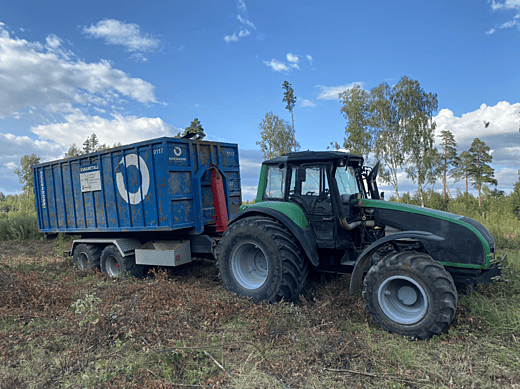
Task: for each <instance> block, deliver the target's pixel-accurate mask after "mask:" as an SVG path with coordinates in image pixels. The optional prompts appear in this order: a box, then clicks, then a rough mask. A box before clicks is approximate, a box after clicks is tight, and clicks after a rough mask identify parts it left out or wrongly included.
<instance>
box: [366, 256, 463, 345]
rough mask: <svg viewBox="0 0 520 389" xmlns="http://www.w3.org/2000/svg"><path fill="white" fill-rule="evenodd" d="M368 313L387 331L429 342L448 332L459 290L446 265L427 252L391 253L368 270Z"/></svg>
mask: <svg viewBox="0 0 520 389" xmlns="http://www.w3.org/2000/svg"><path fill="white" fill-rule="evenodd" d="M363 297H364V299H365V305H366V309H367V311H368V312H369V313H370V315H371V316H372V321H373V322H374V323H379V324H380V325H381V327H382V328H383V329H384V330H385V331H388V332H394V333H397V334H401V335H405V336H410V337H413V338H420V339H428V338H430V337H432V336H433V335H438V334H440V333H441V332H442V331H444V330H446V329H447V328H448V326H449V325H450V323H451V322H452V320H453V318H454V317H455V310H456V307H457V290H456V288H455V284H454V282H453V279H452V277H451V275H450V274H449V273H448V272H447V271H446V269H444V266H442V264H440V263H439V262H437V261H435V260H434V259H433V258H432V257H430V256H429V255H427V254H424V253H418V252H414V251H402V252H397V253H396V252H394V253H390V254H388V255H387V256H385V257H384V258H383V259H381V260H380V261H379V262H378V263H376V264H375V265H374V266H372V267H371V268H370V270H369V271H368V273H367V275H366V277H365V280H364V287H363Z"/></svg>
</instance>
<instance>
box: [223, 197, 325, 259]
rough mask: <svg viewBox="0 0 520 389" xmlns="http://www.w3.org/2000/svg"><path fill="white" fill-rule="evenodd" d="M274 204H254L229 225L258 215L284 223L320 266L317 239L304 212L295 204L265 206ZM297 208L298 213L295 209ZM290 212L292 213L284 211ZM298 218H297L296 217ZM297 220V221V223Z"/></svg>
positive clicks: (234, 218)
mask: <svg viewBox="0 0 520 389" xmlns="http://www.w3.org/2000/svg"><path fill="white" fill-rule="evenodd" d="M272 203H274V202H269V203H268V202H262V203H257V204H253V206H246V207H244V208H243V210H242V211H240V212H238V213H236V214H235V215H234V216H233V217H232V218H231V220H229V224H228V225H231V224H233V223H234V222H236V221H237V220H240V219H243V218H246V217H250V216H257V215H267V216H270V217H272V218H274V219H276V220H278V221H279V222H280V223H282V224H283V225H284V226H285V227H287V229H288V230H289V231H291V233H292V234H293V235H294V237H295V238H296V240H297V241H298V243H300V245H301V246H302V248H303V251H304V252H305V254H306V255H307V257H308V258H309V260H310V261H311V263H312V264H313V265H314V266H318V265H319V264H320V258H319V256H318V248H317V246H316V237H315V236H314V232H313V231H312V230H311V229H310V227H309V224H308V222H307V218H306V217H305V215H304V214H303V211H302V210H301V209H300V207H298V206H297V205H295V204H289V203H285V205H288V206H289V207H281V206H276V207H273V206H265V205H268V204H269V205H271V204H272ZM294 207H295V208H297V209H298V210H299V213H298V211H297V210H296V209H295V208H294ZM284 210H285V211H287V210H290V212H287V213H288V214H289V215H290V216H289V215H288V214H287V213H286V212H283V211H284ZM295 216H296V217H295ZM295 220H296V221H295Z"/></svg>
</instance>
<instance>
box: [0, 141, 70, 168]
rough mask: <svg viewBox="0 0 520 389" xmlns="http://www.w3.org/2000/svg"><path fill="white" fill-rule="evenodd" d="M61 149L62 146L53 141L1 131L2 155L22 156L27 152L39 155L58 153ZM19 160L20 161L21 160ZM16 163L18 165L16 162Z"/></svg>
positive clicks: (0, 152)
mask: <svg viewBox="0 0 520 389" xmlns="http://www.w3.org/2000/svg"><path fill="white" fill-rule="evenodd" d="M61 151H62V148H61V146H60V145H57V144H55V143H53V142H48V141H42V140H34V139H32V138H30V137H28V136H16V135H13V134H2V133H0V155H1V156H2V157H5V156H8V155H10V156H14V158H17V157H19V158H21V157H22V156H24V155H26V154H28V155H30V154H36V155H38V156H41V155H56V153H60V152H61ZM19 158H18V159H19ZM17 162H19V160H18V161H17ZM7 163H8V164H9V163H15V162H7ZM4 165H5V163H4ZM15 165H16V166H18V165H17V164H16V163H15Z"/></svg>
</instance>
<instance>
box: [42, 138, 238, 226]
mask: <svg viewBox="0 0 520 389" xmlns="http://www.w3.org/2000/svg"><path fill="white" fill-rule="evenodd" d="M212 164H214V165H216V166H217V167H218V169H219V170H220V171H221V173H222V177H223V180H224V190H225V192H226V193H225V195H226V199H227V208H228V214H229V215H228V216H232V215H233V214H234V213H235V212H237V211H238V208H239V206H240V204H241V187H240V165H239V159H238V146H237V145H236V144H230V143H217V142H208V141H195V140H186V139H177V138H159V139H152V140H149V141H144V142H140V143H134V144H131V145H127V146H121V147H117V148H113V149H109V150H104V151H100V152H97V153H92V154H87V155H81V156H79V157H74V158H67V159H62V160H58V161H52V162H47V163H42V164H39V165H36V166H35V167H34V172H33V173H34V191H35V195H36V210H37V213H38V226H39V229H40V231H41V232H44V233H58V232H63V233H70V234H91V233H106V232H123V231H124V232H154V231H158V232H159V231H174V230H175V231H176V230H184V231H178V232H179V233H189V234H200V233H202V232H203V231H204V226H206V225H213V224H214V223H215V220H214V219H213V218H212V217H213V216H214V214H215V211H214V206H213V194H212V191H211V170H210V169H209V168H210V166H211V165H212Z"/></svg>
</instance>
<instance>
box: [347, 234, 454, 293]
mask: <svg viewBox="0 0 520 389" xmlns="http://www.w3.org/2000/svg"><path fill="white" fill-rule="evenodd" d="M399 239H417V240H429V241H434V242H442V241H443V240H444V238H443V237H441V236H438V235H434V234H432V233H431V232H426V231H402V232H398V233H396V234H392V235H390V236H386V237H384V238H381V239H379V240H376V241H375V242H374V243H372V244H371V245H370V246H368V247H367V248H366V249H365V250H363V252H362V253H361V254H360V255H359V257H358V259H357V260H356V265H355V266H354V270H353V271H352V275H351V277H350V294H354V293H355V292H356V290H358V289H359V287H360V286H361V282H362V280H363V274H364V273H365V270H366V267H367V265H368V263H369V261H370V258H371V257H372V255H373V254H374V253H375V251H376V250H378V249H379V248H380V247H381V246H383V245H385V244H387V243H391V242H393V241H396V240H399Z"/></svg>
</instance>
